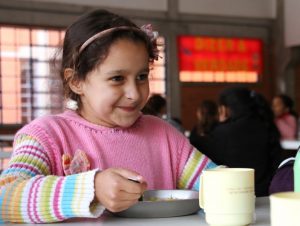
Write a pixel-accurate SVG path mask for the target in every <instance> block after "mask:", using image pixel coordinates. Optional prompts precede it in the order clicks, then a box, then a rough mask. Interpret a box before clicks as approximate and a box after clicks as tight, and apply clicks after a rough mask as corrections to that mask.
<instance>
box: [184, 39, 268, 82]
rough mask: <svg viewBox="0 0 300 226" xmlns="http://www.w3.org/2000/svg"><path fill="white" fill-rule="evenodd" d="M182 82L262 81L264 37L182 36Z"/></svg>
mask: <svg viewBox="0 0 300 226" xmlns="http://www.w3.org/2000/svg"><path fill="white" fill-rule="evenodd" d="M178 49H179V71H180V72H179V76H180V81H181V82H223V83H226V82H234V83H255V82H258V81H259V79H260V76H261V74H262V70H263V62H262V58H263V57H262V41H261V40H259V39H245V38H216V37H202V36H199V37H197V36H179V37H178Z"/></svg>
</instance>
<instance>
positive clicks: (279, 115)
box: [272, 94, 298, 140]
mask: <svg viewBox="0 0 300 226" xmlns="http://www.w3.org/2000/svg"><path fill="white" fill-rule="evenodd" d="M293 107H294V102H293V100H292V98H290V97H289V96H287V95H284V94H280V95H277V96H275V97H274V98H273V100H272V109H273V112H274V115H275V123H276V126H277V128H278V130H279V132H280V135H281V139H287V140H294V139H297V135H298V114H297V112H296V111H295V110H294V109H293Z"/></svg>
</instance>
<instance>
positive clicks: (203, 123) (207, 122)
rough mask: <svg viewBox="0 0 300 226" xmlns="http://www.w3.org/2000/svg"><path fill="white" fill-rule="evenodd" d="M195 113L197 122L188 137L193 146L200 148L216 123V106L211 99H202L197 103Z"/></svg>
mask: <svg viewBox="0 0 300 226" xmlns="http://www.w3.org/2000/svg"><path fill="white" fill-rule="evenodd" d="M196 114H197V120H198V122H197V124H196V126H195V127H194V128H193V129H192V131H191V134H190V136H189V139H190V142H191V144H192V145H193V146H195V147H196V148H197V149H198V150H201V149H202V148H203V147H202V145H203V144H204V143H205V139H206V138H207V136H208V135H209V134H210V133H211V131H212V130H214V128H215V127H216V126H217V125H218V117H219V116H218V106H217V104H216V103H215V102H214V101H212V100H204V101H202V102H201V103H200V104H199V106H198V108H197V112H196Z"/></svg>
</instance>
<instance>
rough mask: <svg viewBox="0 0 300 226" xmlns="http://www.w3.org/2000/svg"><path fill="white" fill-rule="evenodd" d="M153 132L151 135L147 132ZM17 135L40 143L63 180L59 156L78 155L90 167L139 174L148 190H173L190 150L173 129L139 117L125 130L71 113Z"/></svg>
mask: <svg viewBox="0 0 300 226" xmlns="http://www.w3.org/2000/svg"><path fill="white" fill-rule="evenodd" d="M154 131H155V135H154V134H153V132H154ZM19 133H22V134H24V133H25V134H28V135H31V136H33V137H35V138H37V140H38V141H39V142H40V143H41V145H42V146H43V147H44V148H45V150H46V152H47V153H48V155H49V158H50V161H51V162H52V163H54V164H53V169H52V173H53V174H55V175H63V169H62V155H63V154H70V155H71V156H73V155H74V153H75V152H76V150H78V149H80V150H83V151H84V152H85V153H86V155H87V157H88V159H89V160H90V163H91V168H92V169H95V168H99V169H101V170H102V169H107V168H109V167H123V168H127V169H130V170H134V171H136V172H138V173H140V174H141V175H142V176H143V177H144V178H145V179H146V181H147V183H148V188H149V189H174V188H176V181H177V180H178V179H179V176H180V173H181V172H182V170H183V167H184V165H185V163H186V161H187V159H188V157H189V154H190V153H191V151H192V149H193V147H192V146H191V145H190V144H189V141H188V140H187V139H186V138H185V137H184V136H183V135H182V134H181V133H179V132H177V130H176V129H174V128H173V127H171V126H169V125H168V124H167V123H165V122H164V121H162V120H160V119H158V118H157V117H153V116H142V117H140V118H139V120H138V121H137V122H136V123H135V125H134V126H132V127H131V128H128V129H124V128H107V127H103V126H98V125H95V124H92V123H89V122H88V121H86V120H84V119H82V118H81V117H79V116H78V115H77V114H76V113H75V112H73V111H66V112H65V113H63V114H60V115H56V116H46V117H43V118H39V119H37V120H35V121H34V122H33V123H31V124H29V125H28V126H26V127H25V128H23V129H22V130H21V131H20V132H19Z"/></svg>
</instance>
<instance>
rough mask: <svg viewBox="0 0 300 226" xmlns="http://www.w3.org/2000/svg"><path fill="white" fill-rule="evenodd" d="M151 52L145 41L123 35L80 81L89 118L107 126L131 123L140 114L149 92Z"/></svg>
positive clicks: (83, 105)
mask: <svg viewBox="0 0 300 226" xmlns="http://www.w3.org/2000/svg"><path fill="white" fill-rule="evenodd" d="M148 74H149V56H148V52H147V50H146V47H145V45H144V44H143V43H140V42H138V43H134V42H132V41H130V40H126V39H121V40H118V41H116V42H115V43H114V44H113V45H112V46H111V47H110V49H109V52H108V55H107V58H106V59H105V60H104V61H103V62H102V63H101V64H100V65H99V66H98V67H97V68H96V69H95V70H94V71H92V72H90V73H89V74H88V75H87V78H86V80H85V81H81V82H80V83H79V86H80V89H81V93H80V97H81V101H82V108H81V110H80V114H81V116H82V117H84V118H85V119H87V120H88V121H90V122H92V123H95V124H98V125H102V126H106V127H129V126H131V125H132V124H133V123H134V122H135V121H136V120H137V118H138V117H139V115H140V110H141V109H142V108H143V107H144V105H145V104H146V102H147V98H148V95H149V81H148Z"/></svg>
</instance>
